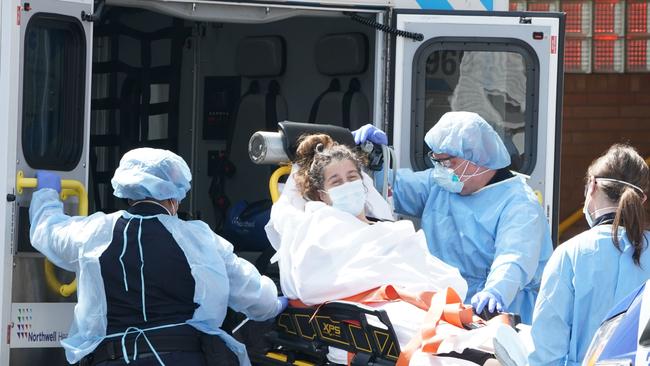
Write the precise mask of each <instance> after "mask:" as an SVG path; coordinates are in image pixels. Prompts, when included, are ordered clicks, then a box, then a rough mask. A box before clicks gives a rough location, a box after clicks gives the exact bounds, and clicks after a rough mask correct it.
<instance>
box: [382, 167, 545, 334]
mask: <svg viewBox="0 0 650 366" xmlns="http://www.w3.org/2000/svg"><path fill="white" fill-rule="evenodd" d="M432 171H433V169H428V170H424V171H419V172H413V171H412V170H410V169H400V170H398V171H396V173H395V183H394V187H393V199H394V202H395V210H396V211H397V212H398V213H402V214H406V215H410V216H415V217H420V218H421V219H422V229H423V230H424V233H425V235H426V237H427V243H428V246H429V250H430V252H431V254H433V255H435V256H436V257H438V258H440V259H441V260H443V261H444V262H446V263H448V264H450V265H452V266H455V267H457V268H458V269H459V271H460V273H461V275H462V276H463V278H465V280H466V281H467V284H468V285H469V291H468V292H467V297H466V299H465V301H467V300H469V299H470V298H471V297H472V296H473V295H474V294H475V293H476V292H478V291H481V290H483V289H484V288H485V289H490V290H492V291H494V292H496V293H498V294H499V295H500V296H501V299H502V300H503V302H504V305H505V308H506V311H508V312H514V313H518V314H520V315H521V317H522V321H523V322H524V323H527V324H530V322H531V320H532V311H533V306H534V304H535V298H536V296H537V291H538V289H539V284H540V279H541V275H542V271H543V269H544V265H545V264H546V261H547V260H548V258H549V257H550V256H551V253H552V251H553V244H552V241H551V236H550V230H549V226H548V222H547V221H546V217H545V215H544V211H543V208H542V206H541V205H540V204H539V201H538V199H537V196H536V195H535V193H534V192H533V191H532V189H531V188H530V187H529V186H528V185H527V184H526V182H525V181H524V178H523V177H520V176H514V177H512V178H509V179H505V180H503V181H500V182H498V183H494V184H490V185H487V186H486V187H484V188H482V189H481V190H479V191H477V192H475V193H473V194H471V195H467V196H461V195H459V194H456V193H450V192H448V191H446V190H444V189H442V188H440V187H439V186H438V185H437V184H436V183H435V182H434V180H433V179H432V177H431V173H432Z"/></svg>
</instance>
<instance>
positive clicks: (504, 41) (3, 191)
mask: <svg viewBox="0 0 650 366" xmlns="http://www.w3.org/2000/svg"><path fill="white" fill-rule="evenodd" d="M507 8H508V2H507V1H504V0H450V1H447V0H385V1H380V0H354V1H347V0H338V1H337V0H323V1H318V2H315V1H299V0H294V1H259V2H255V1H248V2H247V1H209V0H199V1H186V0H105V1H104V0H98V1H94V2H93V0H32V1H18V0H3V1H2V2H0V128H1V129H2V132H1V133H0V156H2V158H1V159H0V181H1V182H3V184H2V185H1V186H0V197H2V198H3V202H4V205H3V209H2V210H0V236H1V238H2V239H1V241H0V242H1V244H0V246H1V248H2V250H1V251H0V260H1V263H0V327H1V328H0V366H4V365H54V364H65V358H64V355H63V351H62V349H61V348H60V345H59V341H60V340H61V339H62V338H64V337H65V336H66V335H67V332H68V328H69V324H70V320H71V314H72V309H73V306H74V302H75V294H74V293H72V291H68V292H69V293H66V295H69V296H62V295H61V291H62V290H61V287H60V285H61V284H67V283H69V282H71V281H72V280H73V279H74V274H71V273H66V272H64V271H62V270H60V269H53V268H52V267H49V268H47V269H46V268H45V267H46V265H44V259H43V256H42V255H40V254H39V253H38V252H35V251H34V249H33V248H32V247H31V245H30V243H29V235H28V232H29V218H28V209H29V204H30V199H31V192H32V191H33V185H34V181H31V180H29V179H28V180H24V179H21V178H20V176H21V175H22V177H26V178H31V177H34V174H35V171H36V170H38V169H47V170H53V171H56V172H58V173H59V174H60V175H61V176H62V177H63V179H65V180H67V187H68V189H66V190H64V193H65V195H66V196H67V200H66V201H65V202H66V211H67V212H69V213H70V214H77V213H78V212H81V213H93V212H96V211H105V212H110V211H114V210H116V209H120V208H123V207H124V203H123V202H120V201H118V200H116V199H114V198H112V195H111V193H112V190H111V187H110V177H111V175H112V171H113V170H114V169H115V167H116V166H117V163H118V162H119V157H120V156H121V155H122V154H123V153H124V152H125V151H128V150H129V149H131V148H134V147H137V146H155V147H161V148H167V149H170V150H173V151H176V152H178V153H179V154H180V155H181V156H183V157H184V158H185V160H186V161H187V162H188V163H189V165H190V166H191V169H192V173H193V182H192V183H193V186H192V190H191V191H190V193H189V195H188V197H187V198H186V199H185V200H184V201H183V203H182V206H181V211H183V212H185V213H186V215H187V216H188V217H194V218H200V219H202V220H204V221H206V222H207V223H209V224H210V225H211V226H212V227H213V228H214V229H215V230H217V231H218V230H219V228H220V227H222V225H223V222H224V220H225V218H226V215H227V212H228V211H227V210H226V206H227V204H228V203H229V206H230V207H231V208H232V207H236V206H237V204H239V203H240V202H242V200H246V201H247V202H249V203H251V202H254V201H259V200H262V199H265V198H268V188H267V184H268V181H267V177H268V173H269V169H270V168H268V167H261V166H253V167H251V165H250V164H251V163H250V161H249V159H248V155H247V154H246V150H247V144H248V139H249V137H250V136H251V134H252V133H253V132H254V131H257V130H263V129H271V130H272V129H274V128H275V124H276V122H277V121H282V120H290V121H296V122H315V123H332V124H337V125H343V126H345V127H349V128H350V129H354V128H357V127H359V126H361V125H363V124H365V123H374V124H375V125H376V126H378V127H380V128H382V129H384V130H386V131H387V132H388V133H389V136H390V139H391V143H392V145H393V146H394V148H395V152H396V160H397V165H398V166H399V167H410V168H413V169H416V170H421V169H425V168H427V167H429V166H430V162H429V161H428V160H427V158H426V153H427V149H426V146H425V145H424V143H423V137H424V133H426V131H427V130H428V129H429V128H430V127H431V126H432V125H433V124H434V123H435V122H436V121H437V119H438V118H439V117H440V116H441V115H442V114H443V113H445V112H447V111H451V110H470V111H474V112H477V113H479V114H481V115H482V116H483V117H484V118H486V120H488V122H490V123H491V124H492V125H493V126H494V127H495V129H496V130H497V131H498V132H499V134H500V135H501V136H502V137H503V139H504V141H505V142H506V145H507V147H508V149H509V151H510V152H511V157H512V160H513V165H512V166H511V169H513V170H516V171H518V172H519V173H521V174H524V175H527V176H529V177H530V179H529V183H530V185H531V186H532V187H533V188H534V189H535V190H536V191H537V192H538V193H539V196H540V200H541V202H542V204H543V206H544V208H545V211H546V213H547V217H548V219H549V222H550V223H551V224H552V227H553V228H554V229H553V230H554V233H555V232H556V227H557V204H558V202H557V199H558V188H559V187H558V182H559V164H558V162H559V156H558V152H559V146H560V145H559V135H560V117H561V114H560V110H561V92H562V90H561V87H562V50H563V34H564V18H563V16H562V15H561V14H550V13H549V14H547V13H534V14H533V13H511V12H507V11H506V10H507ZM554 236H555V235H554ZM522 239H524V238H522ZM235 245H237V243H235ZM66 291H67V290H63V292H66Z"/></svg>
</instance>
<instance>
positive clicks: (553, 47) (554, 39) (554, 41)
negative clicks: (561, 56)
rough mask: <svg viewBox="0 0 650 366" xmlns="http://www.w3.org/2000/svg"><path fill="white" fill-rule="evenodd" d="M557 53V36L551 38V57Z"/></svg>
mask: <svg viewBox="0 0 650 366" xmlns="http://www.w3.org/2000/svg"><path fill="white" fill-rule="evenodd" d="M556 53H557V36H551V55H554V54H556Z"/></svg>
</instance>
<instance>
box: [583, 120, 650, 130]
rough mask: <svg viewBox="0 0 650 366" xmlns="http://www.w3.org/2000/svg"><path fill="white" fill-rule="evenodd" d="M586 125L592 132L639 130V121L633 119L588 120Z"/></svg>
mask: <svg viewBox="0 0 650 366" xmlns="http://www.w3.org/2000/svg"><path fill="white" fill-rule="evenodd" d="M588 124H589V128H590V129H591V130H593V131H603V130H615V131H621V130H624V131H635V130H638V129H639V120H638V119H635V118H607V119H593V120H590V121H589V123H588ZM649 127H650V126H649Z"/></svg>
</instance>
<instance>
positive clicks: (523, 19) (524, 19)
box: [519, 17, 533, 24]
mask: <svg viewBox="0 0 650 366" xmlns="http://www.w3.org/2000/svg"><path fill="white" fill-rule="evenodd" d="M532 23H533V19H532V18H529V17H520V18H519V24H532Z"/></svg>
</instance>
